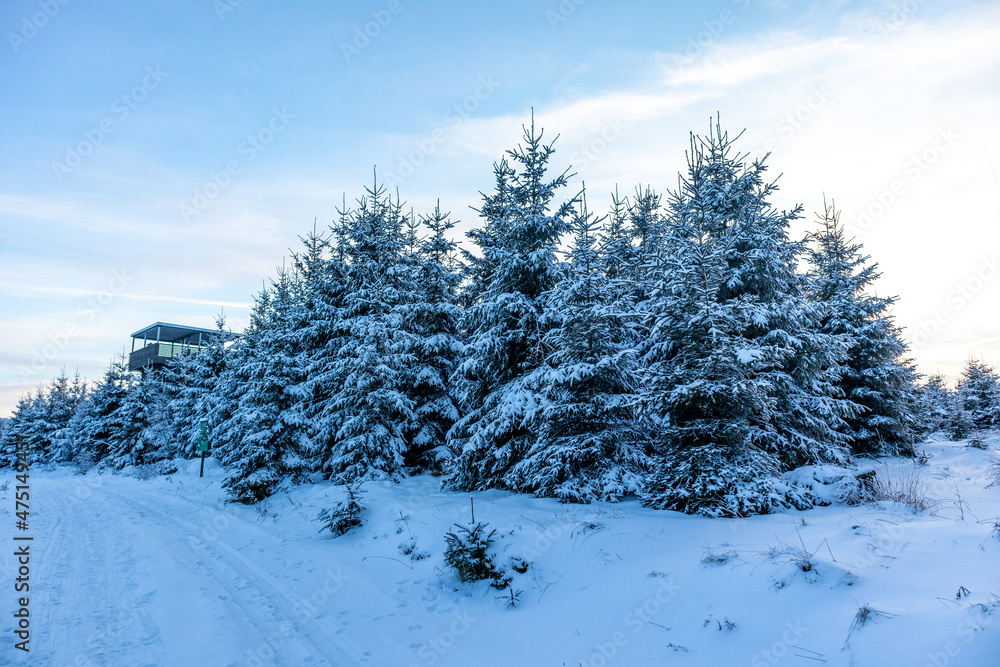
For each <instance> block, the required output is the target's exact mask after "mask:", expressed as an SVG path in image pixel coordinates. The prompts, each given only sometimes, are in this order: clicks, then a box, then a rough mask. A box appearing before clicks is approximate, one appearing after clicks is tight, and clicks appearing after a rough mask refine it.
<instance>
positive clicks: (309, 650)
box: [98, 488, 360, 666]
mask: <svg viewBox="0 0 1000 667" xmlns="http://www.w3.org/2000/svg"><path fill="white" fill-rule="evenodd" d="M98 490H99V492H101V493H103V494H105V495H106V496H107V497H109V498H115V499H116V500H118V501H119V503H124V504H125V505H128V506H130V507H131V508H132V509H131V511H132V512H133V513H135V514H137V515H138V516H139V517H140V518H141V519H143V521H142V523H147V522H148V518H147V517H148V516H149V515H153V516H155V517H157V518H158V519H160V520H161V521H162V522H163V524H162V525H164V526H165V527H167V528H168V529H169V530H171V531H172V532H173V533H174V535H176V536H177V539H178V540H179V541H181V542H185V543H186V544H187V546H188V548H189V550H190V551H191V553H192V554H193V556H194V558H195V560H196V561H197V563H198V564H199V565H200V566H201V567H203V568H204V569H205V570H207V572H208V573H209V574H210V575H211V577H212V579H214V580H215V581H216V582H218V583H219V584H220V585H221V586H222V587H223V588H225V589H226V591H227V592H228V593H229V595H230V597H231V598H232V601H233V603H234V604H235V605H236V606H237V607H238V608H239V610H240V612H241V613H242V614H243V616H244V617H245V618H246V619H247V621H248V622H250V623H251V624H252V625H253V626H254V627H255V628H256V629H257V631H258V632H259V633H260V637H273V636H274V635H275V629H276V628H277V629H278V630H279V633H280V637H279V638H278V639H277V641H274V640H269V643H270V644H271V646H272V647H273V648H274V656H273V657H270V655H269V652H266V651H264V652H261V651H258V653H259V656H258V657H259V658H260V659H262V662H263V663H264V664H276V665H289V666H292V665H313V664H315V665H344V666H347V665H357V664H360V660H359V659H358V658H357V657H356V656H355V655H353V652H349V651H348V650H347V649H346V648H344V647H343V646H342V645H340V644H339V643H334V642H333V641H331V640H330V639H329V638H328V637H326V635H325V634H324V632H323V631H322V630H321V629H319V628H317V627H316V626H315V623H313V622H311V619H308V618H305V617H303V616H302V615H301V614H297V613H296V611H295V606H296V601H295V600H294V599H293V598H292V597H291V596H290V595H289V594H288V593H287V592H286V591H284V590H283V589H282V588H281V587H280V586H279V585H278V584H276V583H275V582H274V581H273V579H272V578H271V577H270V576H269V575H268V574H267V573H265V572H264V571H263V570H262V569H260V568H259V567H257V566H255V565H254V564H253V563H251V562H250V561H249V560H247V559H245V558H243V557H242V556H240V555H239V554H238V553H237V552H236V551H235V550H234V549H232V548H230V547H228V546H226V545H225V544H223V543H222V542H220V541H218V539H215V540H203V539H200V538H199V537H197V533H198V531H199V527H198V526H197V525H196V524H193V523H191V522H189V521H185V520H182V519H178V518H176V516H172V515H170V514H167V513H165V512H163V511H161V510H159V509H157V508H155V507H153V506H151V505H148V504H146V503H143V502H139V501H137V500H136V499H135V498H134V497H129V496H126V495H125V494H122V493H118V492H117V491H111V490H109V489H102V488H98ZM156 501H157V502H161V503H163V502H168V501H166V499H164V498H163V497H160V498H157V499H156ZM185 504H190V505H197V504H196V503H191V502H189V501H185ZM120 506H121V505H120V504H119V507H120ZM275 644H277V645H276V646H275Z"/></svg>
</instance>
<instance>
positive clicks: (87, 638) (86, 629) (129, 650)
mask: <svg viewBox="0 0 1000 667" xmlns="http://www.w3.org/2000/svg"><path fill="white" fill-rule="evenodd" d="M58 484H59V486H49V485H48V484H45V486H48V487H49V488H47V489H45V491H44V493H43V494H41V495H42V497H44V498H46V499H52V498H54V499H56V501H57V504H58V508H56V507H55V506H49V507H48V508H46V511H47V512H49V513H51V514H55V515H57V516H58V518H57V520H56V522H55V524H54V525H53V527H52V529H51V532H50V533H49V535H48V537H47V539H46V541H47V544H46V547H45V550H44V551H42V552H41V553H40V555H39V559H38V560H39V568H38V573H37V576H36V580H37V581H38V582H39V586H40V588H41V591H40V595H39V596H38V597H39V600H38V604H39V606H40V607H41V608H42V609H44V610H45V612H44V621H42V622H41V623H40V624H39V627H38V635H37V636H38V647H37V649H36V650H37V651H38V653H37V654H36V656H37V658H38V659H40V660H41V661H42V663H43V664H52V665H76V666H79V667H86V666H88V665H95V664H100V665H109V664H130V663H133V662H134V660H133V659H131V658H132V656H134V655H136V654H145V655H147V656H148V654H149V648H150V645H151V644H154V643H155V642H157V641H158V640H159V628H158V627H157V626H156V624H155V623H151V622H150V619H149V617H148V614H146V615H143V614H142V613H141V607H140V605H139V602H138V600H137V598H136V592H137V588H138V580H137V577H136V573H135V572H134V568H133V567H132V566H133V565H134V562H135V553H134V550H133V549H132V546H131V540H129V539H127V538H126V537H125V535H123V534H122V532H121V531H114V532H110V531H101V530H99V529H98V526H100V525H101V522H102V520H103V521H106V517H99V516H96V514H95V510H94V509H93V508H91V507H90V505H89V503H88V502H87V501H86V500H85V499H74V498H70V497H68V496H67V494H66V493H64V491H65V488H59V487H61V486H63V485H64V483H63V482H59V483H58ZM56 510H58V512H57V511H56ZM94 592H99V593H100V594H99V596H96V597H95V596H94V595H93V593H94Z"/></svg>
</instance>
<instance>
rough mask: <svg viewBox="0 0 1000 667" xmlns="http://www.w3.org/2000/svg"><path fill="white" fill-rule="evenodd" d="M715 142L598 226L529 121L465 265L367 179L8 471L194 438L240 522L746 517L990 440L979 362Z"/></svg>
mask: <svg viewBox="0 0 1000 667" xmlns="http://www.w3.org/2000/svg"><path fill="white" fill-rule="evenodd" d="M738 139H739V138H738V137H731V136H730V134H729V133H728V132H726V131H725V130H723V129H722V127H721V126H720V125H719V124H718V122H715V123H713V125H712V127H711V129H710V131H709V132H708V133H707V134H704V135H691V138H690V148H689V149H688V150H687V154H686V169H685V170H684V172H683V173H682V174H680V176H679V179H678V181H677V185H676V186H675V188H674V189H668V190H665V191H664V192H662V193H660V192H658V191H655V190H653V189H651V188H649V187H642V186H640V187H636V188H635V189H634V191H633V192H632V193H631V194H629V195H627V196H625V195H620V194H619V193H617V192H616V193H615V194H614V195H613V204H612V206H611V209H610V210H609V211H606V212H605V211H601V212H594V211H591V210H590V209H589V208H588V206H587V197H586V192H584V191H580V192H576V191H574V186H572V185H571V183H570V179H571V178H572V177H573V174H572V173H571V172H570V171H565V172H561V173H560V172H558V171H556V170H554V169H553V168H552V166H551V164H550V162H551V160H552V156H553V153H554V151H555V148H556V147H555V146H554V144H553V143H547V142H546V141H545V139H544V133H543V132H542V131H541V130H536V129H535V127H534V124H533V122H532V124H531V125H529V126H527V127H526V128H525V130H524V136H523V139H522V141H521V142H520V143H519V145H518V146H517V147H516V148H515V149H512V150H510V151H508V152H507V154H506V156H505V157H503V159H501V160H500V161H499V162H497V163H496V164H494V166H493V179H494V187H493V189H492V191H490V192H489V193H486V194H483V195H482V199H481V204H480V206H479V208H478V209H477V214H478V222H477V225H476V227H475V228H474V229H473V230H472V231H471V232H469V234H468V238H469V243H468V244H462V245H460V244H459V243H458V242H456V241H455V240H454V238H453V234H452V231H453V226H454V222H453V219H452V218H451V216H450V214H449V213H447V212H445V209H443V208H441V206H440V205H439V206H438V207H437V208H435V209H434V210H433V211H430V212H426V213H424V214H414V213H413V212H410V211H408V210H406V207H405V205H404V202H403V200H402V199H401V198H400V195H399V194H398V193H394V192H390V191H389V189H388V188H386V187H385V186H384V185H380V184H379V182H378V180H377V175H376V180H375V181H374V182H373V184H372V185H371V186H369V187H366V188H365V189H364V192H363V194H362V195H361V196H360V197H359V198H357V199H356V200H355V201H354V203H353V204H351V205H347V203H346V201H345V204H344V205H343V206H341V207H340V208H339V209H338V210H337V216H336V220H335V222H334V223H333V224H332V225H331V226H329V228H328V229H319V228H317V227H314V228H313V230H312V231H311V232H309V233H308V234H306V235H305V236H304V237H303V238H302V242H301V247H299V248H298V249H297V250H296V251H294V252H292V254H291V256H290V257H289V258H288V259H286V260H285V262H284V263H283V264H282V265H281V268H280V269H278V271H277V273H276V275H275V276H274V277H273V278H272V279H271V280H270V283H269V286H268V287H267V288H265V289H263V290H262V291H261V292H260V293H259V294H257V295H256V297H255V298H254V305H253V310H252V314H251V318H250V324H249V326H248V328H247V329H246V331H244V332H242V334H240V335H234V334H232V333H230V332H229V331H228V330H227V328H226V323H225V319H224V318H223V317H221V316H220V317H219V318H218V320H217V328H218V334H217V335H216V336H215V337H214V338H213V339H212V340H211V342H210V344H209V345H208V346H207V347H206V348H205V349H203V350H202V351H200V352H199V353H198V354H189V355H182V356H178V357H176V358H175V359H174V361H173V363H172V364H170V365H169V366H168V367H166V368H165V369H163V370H162V371H156V372H153V371H149V372H146V373H143V374H142V375H141V376H140V375H138V374H133V373H131V372H129V371H128V367H127V363H126V361H125V359H124V358H123V357H120V358H117V359H115V360H114V361H112V363H111V364H110V365H109V367H108V368H107V371H106V372H105V374H104V376H103V377H102V378H100V379H99V380H97V381H96V382H93V383H88V382H86V381H85V380H83V379H82V378H80V377H76V378H72V379H71V378H69V377H67V375H66V373H65V371H64V372H63V373H62V374H61V375H60V376H59V377H57V378H56V379H55V380H54V381H53V382H51V383H50V384H49V385H47V386H43V387H39V388H38V389H37V391H36V392H34V393H32V394H30V395H27V396H24V397H22V399H21V400H20V402H19V404H18V406H17V408H16V410H15V412H14V415H13V417H12V418H10V419H8V420H5V421H4V422H3V423H2V424H0V431H2V432H0V466H13V465H14V464H15V462H16V454H15V451H16V449H17V444H18V443H19V442H26V443H27V444H28V446H29V448H30V457H31V464H32V465H33V466H39V465H41V466H44V465H45V464H49V463H64V464H73V465H75V466H77V468H78V469H79V470H80V471H87V470H90V469H93V468H97V469H107V470H123V469H125V468H129V467H134V468H136V469H138V470H140V471H144V472H145V473H146V474H149V475H153V474H160V473H169V472H171V467H170V465H169V462H170V461H171V460H173V459H176V458H178V457H188V458H193V457H195V456H196V455H197V453H196V451H195V447H196V442H197V440H198V437H199V431H200V427H199V424H200V423H201V421H202V420H206V421H207V424H208V432H209V440H210V442H211V446H212V455H213V456H214V457H215V458H216V459H218V461H219V462H220V463H221V465H222V466H223V467H224V468H225V471H226V472H225V478H224V482H223V486H224V488H225V490H226V492H227V494H228V497H229V498H230V499H231V500H232V501H235V502H240V503H246V504H254V503H257V502H259V501H261V500H263V499H265V498H267V497H269V496H271V495H272V494H275V493H276V492H277V491H279V490H280V489H282V488H283V487H285V486H287V485H290V484H296V483H309V482H313V483H316V482H321V481H327V480H328V481H330V482H333V483H338V484H343V483H348V484H351V483H355V482H360V481H363V480H372V479H378V480H400V479H402V478H403V477H404V476H410V475H415V474H423V473H429V474H432V475H436V476H439V477H440V481H441V483H442V484H443V486H444V488H446V489H452V490H456V491H473V490H486V489H504V490H509V491H514V492H520V493H527V494H534V495H537V496H543V497H553V498H558V499H560V500H563V501H566V502H574V503H588V502H592V501H598V500H603V501H615V500H619V499H622V498H625V497H639V498H641V499H642V500H643V502H644V503H645V504H646V505H648V506H650V507H653V508H658V509H672V510H679V511H682V512H686V513H696V514H702V515H707V516H726V517H741V516H749V515H754V514H763V513H768V512H770V511H773V510H776V509H779V508H787V507H793V508H798V509H803V508H807V507H810V506H813V505H815V504H819V503H821V502H822V499H820V498H818V497H816V496H815V495H814V494H812V493H811V490H810V488H809V487H807V486H800V485H797V484H796V483H795V481H794V477H790V476H787V475H785V473H788V472H789V471H791V470H793V469H796V468H800V467H802V466H836V467H840V468H847V469H853V468H856V463H857V461H858V460H859V459H860V458H863V457H882V456H901V457H914V456H916V455H917V454H918V448H919V443H920V442H921V441H922V440H923V438H924V436H925V435H927V434H929V433H931V432H934V431H937V430H941V429H945V430H947V431H948V432H949V433H950V434H951V435H952V436H954V437H956V438H967V437H970V436H973V435H974V434H975V433H976V432H977V430H979V429H984V428H989V427H991V426H997V425H1000V383H998V377H997V374H996V372H995V371H994V369H993V368H992V367H990V366H989V365H988V364H986V363H985V362H983V361H981V360H978V359H975V358H972V359H970V360H969V362H968V364H967V366H966V369H965V372H964V374H963V376H962V378H961V379H960V380H959V382H958V383H957V387H956V388H955V389H950V388H949V387H948V386H947V385H946V383H945V380H944V378H943V377H941V376H939V375H937V376H931V377H928V378H922V377H921V376H920V374H919V373H918V372H917V371H916V369H915V367H914V365H913V363H912V362H911V361H910V360H909V359H908V358H907V344H906V342H905V340H904V337H903V332H902V331H901V330H900V329H899V328H898V327H897V326H896V325H895V323H894V321H893V318H892V314H891V309H892V306H893V302H894V298H886V297H880V296H877V295H876V294H877V292H876V290H875V286H876V283H877V280H878V278H879V270H878V265H877V264H876V263H874V262H873V261H872V259H871V258H870V257H869V256H868V255H866V254H865V252H864V249H863V247H862V246H861V245H860V244H859V243H857V242H855V241H854V240H852V239H851V238H850V237H849V235H848V234H847V233H846V231H845V229H844V226H843V225H842V224H841V222H840V220H839V214H838V211H837V210H836V208H835V207H834V206H833V205H832V204H831V205H830V206H827V207H826V208H825V209H824V210H822V211H819V212H818V213H817V214H816V222H815V225H814V230H813V231H812V233H810V234H809V235H808V237H807V238H802V239H797V238H793V237H792V233H791V231H790V228H791V226H792V224H793V223H794V222H795V221H796V220H800V219H801V218H803V217H804V216H805V215H806V214H805V213H804V211H803V210H802V208H801V207H797V208H794V209H792V210H779V209H777V208H775V207H774V206H773V205H772V201H771V200H772V199H773V195H774V193H775V191H776V189H777V187H778V184H777V182H776V180H775V179H774V178H772V177H771V175H770V174H769V173H768V169H767V164H766V158H763V159H760V160H751V159H750V158H749V157H748V156H747V155H745V154H742V153H741V152H740V148H739V140H738Z"/></svg>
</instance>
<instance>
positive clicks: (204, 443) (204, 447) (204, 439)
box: [198, 419, 208, 477]
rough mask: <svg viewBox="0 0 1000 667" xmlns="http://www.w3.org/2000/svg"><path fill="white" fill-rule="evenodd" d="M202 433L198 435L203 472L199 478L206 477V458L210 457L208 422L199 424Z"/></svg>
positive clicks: (204, 421)
mask: <svg viewBox="0 0 1000 667" xmlns="http://www.w3.org/2000/svg"><path fill="white" fill-rule="evenodd" d="M199 426H201V433H200V434H199V435H198V451H199V452H201V471H200V472H199V473H198V477H204V476H205V457H206V456H208V420H207V419H202V420H201V421H200V422H199Z"/></svg>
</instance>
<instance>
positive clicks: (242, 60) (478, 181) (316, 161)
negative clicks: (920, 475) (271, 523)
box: [0, 0, 1000, 415]
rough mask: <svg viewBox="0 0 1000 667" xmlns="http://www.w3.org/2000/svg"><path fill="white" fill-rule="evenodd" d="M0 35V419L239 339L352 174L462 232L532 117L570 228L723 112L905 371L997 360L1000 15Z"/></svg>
mask: <svg viewBox="0 0 1000 667" xmlns="http://www.w3.org/2000/svg"><path fill="white" fill-rule="evenodd" d="M0 28H2V33H3V36H4V39H3V44H2V45H0V86H2V90H3V91H4V93H3V95H2V98H0V114H2V120H3V122H2V124H0V147H2V154H3V156H4V157H5V159H4V160H3V161H2V162H0V304H2V310H0V318H2V321H0V332H2V333H0V336H2V338H0V415H3V414H6V413H8V412H9V410H10V409H11V408H12V407H13V406H14V404H15V402H16V400H17V398H18V396H19V395H21V394H22V393H23V392H25V391H26V390H30V389H31V388H32V387H34V386H37V384H38V383H39V382H45V381H48V380H49V379H51V377H52V376H54V375H55V374H57V373H58V372H59V370H60V369H61V368H63V367H65V368H66V369H67V370H68V372H69V373H71V374H72V373H73V372H74V371H75V370H76V369H79V370H80V372H81V373H82V374H83V375H84V376H86V377H89V378H91V379H97V378H99V377H100V375H101V373H102V371H103V369H104V368H105V367H106V365H107V363H108V361H109V359H110V358H111V357H112V356H113V355H114V354H115V353H116V352H120V351H121V350H122V348H123V346H128V345H129V344H130V339H129V334H131V332H133V331H135V330H137V329H140V328H142V327H144V326H145V325H147V324H150V323H152V322H155V321H158V320H159V321H166V322H178V323H185V324H191V325H194V326H205V327H210V326H212V320H213V317H214V316H215V315H216V314H217V313H219V312H220V310H224V311H225V313H226V315H227V317H228V319H229V324H230V325H231V327H232V328H233V329H235V330H240V329H241V328H242V327H243V325H244V324H245V322H246V317H247V314H248V311H247V307H246V306H247V304H248V303H249V302H250V300H251V297H252V295H253V294H254V293H255V292H256V291H258V290H259V289H260V287H261V284H262V281H263V280H265V279H267V278H269V277H270V276H272V275H273V271H274V267H276V266H277V265H280V264H281V262H282V258H283V257H284V256H286V255H287V254H288V251H289V249H290V248H291V249H296V248H297V246H298V243H299V242H298V237H299V236H300V235H302V234H305V233H306V232H307V231H308V230H310V229H311V227H312V224H313V220H314V219H317V220H318V222H319V224H320V225H325V224H327V223H328V222H329V221H330V220H332V219H333V218H334V217H335V216H336V207H337V206H339V205H340V203H341V201H342V197H343V196H344V195H345V193H346V197H347V199H348V201H350V200H352V199H353V198H355V197H357V196H359V195H360V194H361V193H362V188H363V186H364V185H366V184H368V183H369V182H370V180H371V171H372V167H373V166H376V167H377V169H378V172H379V173H380V175H382V177H383V178H384V179H385V180H386V181H388V183H389V184H390V185H392V186H395V187H398V188H399V190H400V193H401V195H402V197H403V199H404V200H406V201H407V202H408V203H409V204H411V205H412V206H413V207H414V208H415V209H416V211H417V212H426V211H428V210H429V209H430V208H431V207H432V206H433V204H434V201H435V200H436V199H437V198H440V199H441V204H442V207H443V208H445V209H446V210H451V211H452V213H453V216H454V217H455V218H458V219H459V220H461V223H460V224H459V226H458V233H459V234H461V233H462V232H464V230H467V229H469V228H470V227H472V226H474V225H475V224H476V217H475V213H474V212H473V211H471V210H470V208H469V207H470V206H474V205H476V204H477V202H478V192H479V191H488V190H489V188H490V187H491V181H492V174H491V165H492V163H493V161H494V160H496V159H497V158H499V157H500V155H501V153H502V151H503V150H504V149H505V148H508V147H511V146H513V145H514V144H515V143H516V142H517V141H518V140H519V138H520V126H521V124H522V123H524V122H527V121H528V120H529V118H530V113H531V111H530V110H531V109H532V108H534V110H535V118H536V123H537V124H539V125H541V126H543V127H545V128H546V130H547V136H551V137H554V136H555V135H556V134H559V135H560V138H559V140H558V142H557V143H556V149H557V153H556V155H555V156H554V165H555V166H556V167H558V168H563V167H566V166H570V165H571V164H572V165H573V167H574V171H576V172H577V174H578V176H577V177H576V178H575V179H574V180H575V181H577V182H579V181H583V180H585V181H586V184H587V190H588V199H589V200H590V203H591V207H592V208H602V207H604V206H605V205H606V204H607V201H608V199H609V197H608V193H609V192H610V191H611V190H612V189H613V188H614V187H615V186H616V185H617V186H618V187H619V188H620V190H621V191H622V192H631V191H632V190H633V189H634V187H635V185H636V184H638V183H642V184H650V185H652V186H653V187H654V188H656V189H658V190H660V191H665V190H667V189H668V188H670V187H672V186H673V185H675V183H676V174H677V172H678V170H679V169H681V168H682V166H683V161H684V152H683V151H684V147H685V144H686V142H687V136H688V132H689V131H691V130H694V131H704V130H706V129H707V127H708V122H709V118H710V117H711V116H713V115H714V114H715V113H716V112H719V113H720V114H721V117H722V121H723V125H724V126H725V127H727V128H728V129H729V130H730V131H732V132H738V131H740V130H743V129H744V128H745V130H746V132H745V134H744V135H743V137H742V139H741V144H740V147H741V148H742V149H743V150H745V151H747V152H748V153H750V154H752V155H757V154H761V153H763V152H765V150H769V151H770V152H771V157H770V160H769V164H770V165H771V169H772V173H773V174H774V175H775V176H777V175H778V174H782V177H781V179H780V181H779V185H780V188H781V189H780V191H779V193H778V195H777V197H776V203H777V204H779V205H782V206H791V205H794V204H795V203H800V202H801V203H803V204H804V205H805V208H806V212H807V214H806V217H805V219H804V220H803V221H802V224H801V226H800V228H798V229H796V230H795V232H796V233H797V234H800V233H805V232H806V231H807V230H808V229H811V228H812V226H813V220H814V212H815V211H817V210H819V209H820V208H821V206H822V201H823V196H824V193H825V194H826V196H827V197H828V198H832V199H834V200H835V201H836V203H837V205H838V206H839V208H841V209H842V215H843V218H842V219H843V220H844V221H845V222H846V223H847V225H848V228H849V229H850V231H851V232H852V233H853V234H854V235H855V236H856V237H857V238H858V240H859V241H861V242H862V243H864V244H865V247H866V249H867V251H868V252H870V253H871V254H872V255H873V257H874V259H875V260H876V261H878V262H879V264H880V266H881V268H882V270H883V273H884V275H883V278H882V280H881V281H880V283H879V286H878V289H879V293H880V294H895V295H898V296H899V297H900V300H899V302H898V304H897V306H896V308H895V314H896V317H897V320H898V322H899V323H900V324H901V325H902V326H904V327H906V333H907V336H908V338H909V339H910V340H911V341H912V342H913V354H914V357H915V358H916V360H917V362H918V365H919V368H920V369H921V370H922V371H924V372H934V371H936V370H941V371H943V372H945V373H946V374H948V375H950V376H952V377H954V376H956V375H957V373H958V372H959V370H960V367H961V365H962V363H963V362H964V360H965V359H966V358H967V357H968V355H969V354H976V355H981V356H983V357H984V358H985V359H986V361H987V362H989V363H993V364H998V363H1000V309H998V308H997V307H996V306H997V303H998V296H1000V280H998V279H997V277H998V274H1000V264H998V263H997V262H998V259H1000V258H998V257H997V255H998V254H1000V225H998V223H1000V203H998V202H1000V158H998V157H997V156H998V153H1000V130H998V129H997V124H996V119H997V118H1000V49H998V48H997V46H996V45H997V44H1000V6H998V5H997V4H996V3H990V2H951V3H942V2H931V1H930V0H925V1H923V2H920V1H919V0H906V1H903V2H878V1H871V2H837V1H835V2H795V1H793V0H785V1H780V0H769V1H760V0H736V1H731V0H718V1H715V2H698V3H695V2H689V3H675V2H652V1H650V2H638V1H634V2H615V3H609V2H598V1H597V0H575V1H574V0H564V1H563V2H561V3H560V2H558V1H552V2H528V1H525V0H519V1H514V2H503V3H459V2H453V3H446V2H433V1H430V0H409V1H408V0H393V1H391V2H390V1H377V2H352V3H343V2H336V3H335V2H318V1H317V2H298V3H280V4H279V3H265V2H264V1H263V0H242V1H238V0H217V1H216V2H212V1H210V0H202V1H199V2H194V1H183V0H181V1H174V2H143V3H135V2H82V1H81V0H63V1H62V2H60V1H59V0H34V1H22V0H9V1H7V2H5V3H3V5H2V7H0Z"/></svg>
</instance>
